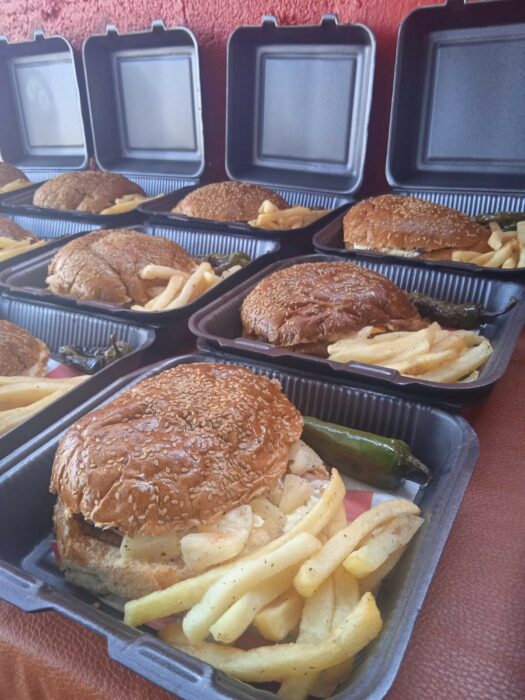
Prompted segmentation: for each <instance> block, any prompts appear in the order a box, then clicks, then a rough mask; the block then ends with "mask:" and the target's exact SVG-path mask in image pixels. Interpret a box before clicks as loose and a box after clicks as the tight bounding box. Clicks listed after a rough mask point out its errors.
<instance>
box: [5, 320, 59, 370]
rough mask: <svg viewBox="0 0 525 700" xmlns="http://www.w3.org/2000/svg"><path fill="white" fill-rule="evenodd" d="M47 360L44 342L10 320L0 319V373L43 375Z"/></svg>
mask: <svg viewBox="0 0 525 700" xmlns="http://www.w3.org/2000/svg"><path fill="white" fill-rule="evenodd" d="M48 360H49V350H48V349H47V346H46V344H45V343H43V342H42V341H41V340H38V338H35V337H34V336H33V335H31V333H30V332H29V331H27V330H26V329H25V328H22V327H21V326H17V325H16V324H15V323H11V321H0V375H2V376H4V377H15V376H23V375H24V376H30V377H45V375H46V374H47V363H48Z"/></svg>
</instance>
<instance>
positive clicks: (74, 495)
mask: <svg viewBox="0 0 525 700" xmlns="http://www.w3.org/2000/svg"><path fill="white" fill-rule="evenodd" d="M302 428H303V418H302V416H301V415H300V413H299V412H298V410H297V409H296V408H295V406H294V405H293V404H292V403H291V402H290V401H289V400H288V398H287V397H286V396H285V395H284V394H283V393H282V391H281V387H280V385H279V384H278V383H277V382H276V381H271V380H269V379H267V378H265V377H261V376H257V375H255V374H253V373H252V372H251V371H249V370H247V369H244V368H242V367H238V366H227V365H223V364H212V363H196V364H189V365H179V366H178V367H176V368H174V369H170V370H167V371H164V372H162V373H160V374H158V375H156V376H154V377H152V378H149V379H146V380H144V381H142V382H140V383H139V384H137V385H136V386H134V387H132V388H131V389H129V390H128V391H126V392H124V393H122V394H121V395H120V396H118V397H117V398H115V399H114V400H113V401H111V402H110V403H108V404H106V405H105V406H103V407H101V408H99V409H98V410H96V411H94V412H93V413H91V414H89V415H87V416H85V417H84V418H82V419H81V420H80V421H78V422H77V423H76V424H75V425H73V426H72V427H71V428H70V429H69V430H68V431H67V433H66V434H65V435H64V437H63V438H62V440H61V442H60V444H59V447H58V450H57V452H56V456H55V460H54V464H53V468H52V475H51V486H50V489H51V491H52V492H53V493H55V494H56V495H57V501H56V506H55V509H54V527H55V532H56V538H57V547H58V552H59V555H60V566H61V568H62V569H63V570H64V571H65V574H66V577H67V578H68V579H69V580H70V581H72V582H74V583H77V584H78V585H80V586H83V587H85V588H88V589H89V590H91V591H93V592H95V593H108V592H110V593H114V594H116V595H119V596H123V597H124V598H135V597H138V596H142V595H145V594H147V593H149V592H152V591H154V590H158V589H161V588H165V587H167V586H169V585H171V584H173V583H175V582H177V581H179V580H181V579H184V578H188V577H190V576H193V575H195V574H196V573H197V572H201V571H203V570H205V569H207V568H210V567H212V566H215V565H217V564H220V563H222V562H223V561H226V560H228V561H231V560H233V559H235V558H236V557H238V556H243V555H244V554H246V553H247V552H249V551H251V550H252V549H254V548H256V547H259V546H262V545H263V544H265V543H267V542H269V541H271V540H272V539H274V538H276V537H278V536H279V535H280V534H282V532H283V531H284V530H286V528H287V526H291V524H292V523H293V522H294V519H295V520H296V519H297V518H300V517H302V516H303V515H304V514H306V512H308V510H309V508H310V507H312V506H313V505H314V504H315V502H316V499H317V498H318V497H319V496H320V493H319V488H320V487H319V486H318V482H320V481H322V480H323V479H324V480H326V479H327V473H326V470H325V469H324V467H323V466H322V462H321V460H320V459H319V458H318V457H317V456H316V455H315V453H313V452H312V451H311V450H310V448H308V447H307V446H306V445H304V443H301V442H300V440H299V439H300V436H301V432H302ZM301 446H302V447H303V456H301V449H299V448H300V447H301ZM312 455H313V457H312ZM301 465H302V466H301ZM292 469H293V470H294V471H295V473H298V472H299V471H302V473H303V474H306V473H308V474H309V475H310V477H311V484H312V486H311V490H310V494H309V495H307V496H306V500H305V504H304V505H303V506H301V507H300V508H299V509H298V510H295V511H293V512H292V513H291V514H290V515H289V516H286V515H284V513H283V512H282V511H279V513H280V516H281V517H280V520H279V519H274V520H270V519H265V518H264V517H262V515H261V514H264V513H267V512H268V511H269V510H270V511H271V509H272V508H273V509H274V510H275V511H277V510H278V509H277V508H276V507H275V506H272V499H274V500H275V493H276V492H279V491H280V490H282V488H283V486H282V485H283V478H284V479H285V480H286V478H287V471H290V470H292ZM322 483H323V485H324V484H325V481H322Z"/></svg>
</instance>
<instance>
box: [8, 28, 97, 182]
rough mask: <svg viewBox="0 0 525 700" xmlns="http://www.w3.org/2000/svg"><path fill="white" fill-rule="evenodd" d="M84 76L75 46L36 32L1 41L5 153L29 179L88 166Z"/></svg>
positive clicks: (39, 178)
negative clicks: (81, 81)
mask: <svg viewBox="0 0 525 700" xmlns="http://www.w3.org/2000/svg"><path fill="white" fill-rule="evenodd" d="M87 142H88V136H87V134H86V130H85V127H84V123H83V121H82V107H81V101H80V89H79V76H78V75H77V70H76V67H75V58H74V55H73V49H72V47H71V44H70V43H69V42H68V41H66V39H64V38H63V37H61V36H52V37H46V36H45V35H44V33H43V31H42V30H36V31H35V33H34V38H33V39H32V40H31V41H23V42H18V43H10V42H9V41H8V40H7V38H6V37H5V36H1V37H0V153H1V155H2V158H3V160H5V161H7V162H8V163H12V164H13V165H16V166H17V167H18V168H20V169H21V170H23V171H24V172H25V173H26V174H27V175H28V177H29V178H30V179H33V180H38V181H39V180H44V179H47V178H48V177H51V176H53V175H58V174H60V173H61V172H62V171H64V170H80V169H83V168H85V167H86V165H87V162H88V147H87Z"/></svg>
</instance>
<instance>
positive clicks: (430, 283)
mask: <svg viewBox="0 0 525 700" xmlns="http://www.w3.org/2000/svg"><path fill="white" fill-rule="evenodd" d="M308 262H342V261H341V259H340V258H336V257H333V256H332V257H329V256H325V255H311V256H299V257H295V258H289V259H287V260H283V261H281V262H277V263H274V264H272V265H270V266H269V267H267V268H266V269H265V270H263V271H262V272H259V273H258V274H257V275H255V276H254V277H252V278H251V279H250V280H247V281H246V282H244V283H243V284H242V285H239V286H238V287H236V288H235V289H234V290H232V291H231V292H229V293H228V294H224V295H223V296H222V297H221V298H220V300H217V301H215V302H211V303H210V304H208V305H207V306H205V307H204V308H203V309H201V310H200V311H198V312H197V313H195V314H194V315H193V316H192V317H191V319H190V330H191V331H192V332H193V333H194V334H195V335H196V336H197V337H198V338H199V341H201V340H204V341H205V343H206V347H209V348H212V349H214V350H216V349H220V350H221V351H223V352H231V353H234V354H236V355H239V354H240V355H248V356H250V357H254V358H257V359H258V360H267V361H271V362H276V363H278V364H280V365H284V366H286V367H302V368H304V369H309V370H311V371H315V372H320V373H323V374H326V375H328V376H330V377H332V378H333V377H336V378H339V379H343V380H346V381H351V382H352V383H354V382H361V383H362V382H365V383H366V385H367V386H374V387H381V388H382V389H383V390H386V391H389V392H392V393H393V394H394V395H404V396H410V397H412V398H416V399H417V400H419V401H423V402H428V403H434V404H442V405H446V407H447V408H453V407H455V406H461V405H463V404H465V403H467V402H470V401H473V400H476V399H479V398H480V397H481V396H483V395H484V394H485V393H487V391H488V390H489V389H490V388H491V387H492V386H493V385H494V384H495V383H496V382H497V381H498V379H500V377H502V376H503V374H504V373H505V370H506V368H507V365H508V363H509V361H510V358H511V356H512V352H513V350H514V347H515V345H516V342H517V340H518V337H519V335H520V332H521V329H522V327H523V324H524V323H525V288H524V287H523V286H521V285H519V284H514V283H511V282H500V281H498V280H492V279H488V278H481V277H475V276H473V275H466V274H459V273H457V274H452V273H450V272H444V271H442V270H431V269H425V268H419V267H408V266H406V265H398V264H395V263H391V262H384V263H379V262H369V261H365V260H360V259H359V260H356V261H355V262H356V263H357V264H358V265H360V266H361V267H366V268H368V269H370V270H374V271H375V272H379V273H380V274H382V275H384V276H385V277H388V278H389V279H391V280H392V282H394V284H396V285H397V286H398V287H400V288H401V289H404V290H406V291H418V292H422V293H423V294H429V295H431V296H434V297H435V298H436V299H444V300H446V301H450V302H454V303H464V302H476V303H480V304H483V306H485V307H486V308H487V309H488V310H490V311H495V310H499V309H502V308H504V306H505V305H506V304H507V303H508V301H509V299H510V298H511V297H516V298H517V299H518V300H519V301H518V304H517V305H516V306H515V307H514V308H513V309H512V310H511V311H509V312H508V313H507V314H505V315H504V316H500V317H497V318H494V319H492V320H491V322H490V323H487V324H485V325H484V326H483V335H484V336H486V337H487V338H488V339H489V340H490V341H491V343H492V345H493V347H494V352H493V354H492V355H491V357H490V358H489V360H488V362H487V363H486V365H485V366H484V367H483V369H482V370H481V372H480V376H479V378H478V379H476V380H475V381H473V382H468V383H464V384H461V383H458V384H441V383H438V382H429V381H426V380H422V379H416V378H413V377H407V376H403V375H401V374H399V372H397V371H395V370H392V369H387V368H386V367H380V366H376V365H367V364H363V363H359V362H350V363H347V364H343V363H339V362H333V361H331V360H328V359H324V358H319V357H313V356H311V355H301V354H300V353H297V352H291V351H290V350H287V349H286V348H280V347H277V346H275V345H271V344H270V343H263V342H260V341H257V340H252V339H249V338H242V337H241V336H242V326H241V319H240V308H241V305H242V302H243V300H244V298H245V297H246V296H247V295H248V294H249V292H250V291H251V290H252V289H253V288H254V287H255V286H256V285H257V284H258V282H260V281H261V279H263V277H266V276H267V275H270V274H271V273H272V272H276V271H277V270H280V269H283V268H285V267H289V266H290V265H295V264H298V263H308Z"/></svg>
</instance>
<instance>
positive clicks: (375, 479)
mask: <svg viewBox="0 0 525 700" xmlns="http://www.w3.org/2000/svg"><path fill="white" fill-rule="evenodd" d="M302 439H303V440H304V441H305V442H306V443H307V444H308V445H310V447H311V448H312V449H313V450H315V451H316V452H317V454H318V455H319V456H320V457H321V459H322V460H323V461H324V462H325V463H326V464H327V465H328V466H330V467H335V468H336V469H339V471H341V472H342V473H343V474H347V475H348V476H351V477H353V478H354V479H358V480H359V481H363V482H365V483H367V484H370V485H371V486H376V487H378V488H381V489H396V488H397V487H398V486H399V485H400V483H401V482H402V480H403V479H405V478H408V477H410V478H412V479H413V480H414V481H417V482H418V483H421V485H422V486H426V485H427V484H428V483H429V481H430V479H431V478H432V474H431V472H430V469H429V468H428V467H427V466H425V465H424V464H423V463H422V462H420V461H419V459H417V458H416V457H414V455H413V454H412V452H411V451H410V448H409V446H408V445H407V444H406V442H403V441H402V440H394V439H393V438H386V437H381V436H380V435H374V434H373V433H365V432H362V431H361V430H352V429H351V428H346V427H345V426H342V425H336V424H335V423H326V422H325V421H322V420H317V418H311V417H309V416H305V418H304V428H303V434H302Z"/></svg>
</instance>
